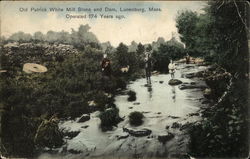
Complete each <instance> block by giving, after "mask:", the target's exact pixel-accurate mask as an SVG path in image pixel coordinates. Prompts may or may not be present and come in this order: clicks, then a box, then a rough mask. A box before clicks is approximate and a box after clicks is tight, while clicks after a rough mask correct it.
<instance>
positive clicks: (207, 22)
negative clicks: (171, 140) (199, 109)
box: [177, 0, 249, 158]
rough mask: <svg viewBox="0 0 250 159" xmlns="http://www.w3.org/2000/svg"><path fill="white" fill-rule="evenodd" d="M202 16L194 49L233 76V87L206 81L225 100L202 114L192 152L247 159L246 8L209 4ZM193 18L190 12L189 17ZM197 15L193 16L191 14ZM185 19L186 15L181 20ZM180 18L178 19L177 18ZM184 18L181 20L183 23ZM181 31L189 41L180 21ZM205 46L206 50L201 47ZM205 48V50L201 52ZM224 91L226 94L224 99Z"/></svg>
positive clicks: (227, 3) (238, 4)
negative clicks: (203, 44)
mask: <svg viewBox="0 0 250 159" xmlns="http://www.w3.org/2000/svg"><path fill="white" fill-rule="evenodd" d="M208 4H209V6H208V7H207V8H205V13H204V14H203V15H195V17H196V18H197V17H198V20H196V22H192V21H190V22H192V23H193V24H192V25H193V26H194V28H193V30H194V31H196V33H195V32H192V31H191V33H190V35H192V33H193V37H194V39H193V41H191V42H193V45H192V44H189V42H187V41H186V42H185V44H186V45H187V46H189V48H188V49H189V51H192V50H195V51H196V52H197V53H198V54H199V55H201V56H204V57H206V59H209V60H210V62H213V63H218V64H219V65H220V66H222V67H223V68H225V69H226V70H227V71H229V72H230V73H231V74H233V85H232V86H231V87H230V89H229V90H228V86H227V81H225V80H220V81H210V82H209V81H207V82H208V84H209V85H210V86H211V88H212V89H213V90H216V91H215V92H214V93H215V96H220V97H223V98H222V99H221V100H219V102H218V103H217V104H215V105H214V106H213V107H209V108H208V109H206V110H205V111H204V112H203V116H204V117H205V119H204V120H202V121H201V123H200V124H198V125H195V126H194V127H193V129H192V130H190V133H191V143H190V150H191V155H192V156H195V157H216V158H218V157H219V158H222V157H223V158H225V157H228V158H230V157H247V156H248V154H249V147H248V134H247V132H248V126H247V125H248V124H249V123H248V108H247V106H248V105H249V103H248V102H247V98H248V97H247V96H248V90H247V89H248V79H246V74H247V73H248V61H247V59H248V43H247V30H248V29H247V26H246V24H245V22H246V18H247V15H246V8H247V7H246V6H247V3H245V2H244V1H241V2H238V1H237V2H236V1H234V0H230V1H223V2H221V1H210V2H209V3H208ZM189 15H191V13H190V14H189ZM192 15H194V14H192ZM182 18H183V19H186V20H188V18H186V16H185V14H182V15H181V16H180V17H179V20H180V19H182ZM177 19H178V18H177ZM183 19H182V20H183ZM177 23H179V24H178V25H177V26H178V29H179V33H180V34H182V36H183V40H184V39H185V38H188V36H189V35H185V34H184V32H183V30H181V29H183V28H184V29H186V28H185V26H184V23H183V24H181V23H180V22H179V21H177ZM204 42H207V43H206V45H207V46H206V47H203V46H202V45H201V44H202V43H204ZM202 48H203V51H202ZM225 91H227V94H225V96H221V95H222V94H223V93H224V92H225Z"/></svg>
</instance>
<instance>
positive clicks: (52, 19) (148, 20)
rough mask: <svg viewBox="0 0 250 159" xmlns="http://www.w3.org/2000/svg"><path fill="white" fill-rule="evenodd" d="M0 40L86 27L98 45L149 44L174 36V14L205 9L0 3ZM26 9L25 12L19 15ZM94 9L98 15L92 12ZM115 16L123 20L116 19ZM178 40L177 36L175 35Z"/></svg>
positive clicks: (184, 4)
mask: <svg viewBox="0 0 250 159" xmlns="http://www.w3.org/2000/svg"><path fill="white" fill-rule="evenodd" d="M0 4H1V36H5V37H9V36H10V35H11V34H13V33H15V32H18V31H23V32H25V33H30V34H33V33H34V32H37V31H41V32H42V33H44V34H46V33H47V32H48V31H49V30H52V31H62V30H64V31H68V32H71V30H72V28H73V29H75V30H77V29H78V27H79V26H80V25H81V24H83V25H85V24H88V25H89V26H90V27H91V29H90V31H91V32H93V33H94V34H95V35H96V36H97V38H98V40H99V41H100V42H107V41H110V43H111V44H112V45H113V46H117V45H118V44H119V43H120V42H123V43H125V44H130V43H131V42H132V41H135V42H137V43H139V42H141V43H143V44H145V43H151V42H152V41H156V40H157V39H158V37H163V38H164V39H165V40H169V39H170V38H171V37H172V32H176V33H177V28H176V23H175V18H176V16H177V13H178V11H181V10H192V11H196V12H198V13H202V8H204V6H205V5H206V2H204V1H165V2H150V1H147V2H124V1H123V2H114V1H111V2H108V1H106V2H100V1H96V2H77V1H76V2H73V1H68V2H66V1H65V2H58V1H41V2H37V1H30V2H29V1H28V2H27V1H25V2H24V1H23V2H17V1H15V2H13V1H12V2H11V1H1V2H0ZM54 7H55V8H63V9H64V11H62V12H50V11H49V8H54ZM67 7H71V8H76V9H78V7H81V8H91V9H92V11H91V12H83V11H81V12H78V11H75V12H74V11H72V12H67V11H66V8H67ZM106 7H107V8H115V9H116V10H117V12H114V11H112V12H105V11H104V9H105V8H106ZM150 7H154V8H160V9H161V11H154V12H152V11H151V12H150V11H149V9H148V8H150ZM22 8H28V11H26V12H25V11H21V10H22ZM31 8H46V9H47V11H45V12H42V11H38V12H34V11H30V9H31ZM94 8H102V9H103V10H102V11H99V12H93V9H94ZM120 8H144V9H145V10H146V12H143V13H142V12H121V11H120ZM67 14H68V15H85V14H86V15H87V16H89V14H96V15H97V18H92V19H90V18H80V19H79V18H78V19H77V18H74V19H69V18H66V15H67ZM100 14H106V15H113V17H114V18H113V19H106V18H101V16H100ZM116 15H123V16H124V17H125V18H123V19H120V20H119V19H117V18H115V16H116ZM177 36H178V34H177Z"/></svg>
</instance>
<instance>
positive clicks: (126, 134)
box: [117, 133, 129, 140]
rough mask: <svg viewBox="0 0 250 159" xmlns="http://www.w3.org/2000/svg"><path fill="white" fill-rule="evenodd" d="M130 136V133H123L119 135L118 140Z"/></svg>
mask: <svg viewBox="0 0 250 159" xmlns="http://www.w3.org/2000/svg"><path fill="white" fill-rule="evenodd" d="M128 137H129V134H128V133H123V134H120V135H117V140H121V139H126V138H128Z"/></svg>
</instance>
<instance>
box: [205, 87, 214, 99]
mask: <svg viewBox="0 0 250 159" xmlns="http://www.w3.org/2000/svg"><path fill="white" fill-rule="evenodd" d="M203 93H204V94H203V95H204V97H206V98H208V99H210V98H211V96H212V90H211V89H210V88H206V89H205V90H204V92H203Z"/></svg>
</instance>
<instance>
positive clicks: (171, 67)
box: [168, 60, 176, 79]
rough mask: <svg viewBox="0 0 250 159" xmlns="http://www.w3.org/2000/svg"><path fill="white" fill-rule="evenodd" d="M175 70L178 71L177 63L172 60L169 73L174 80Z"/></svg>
mask: <svg viewBox="0 0 250 159" xmlns="http://www.w3.org/2000/svg"><path fill="white" fill-rule="evenodd" d="M175 69H176V68H175V63H174V62H173V60H170V63H169V65H168V70H169V73H170V74H171V78H172V79H173V78H174V73H175Z"/></svg>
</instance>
